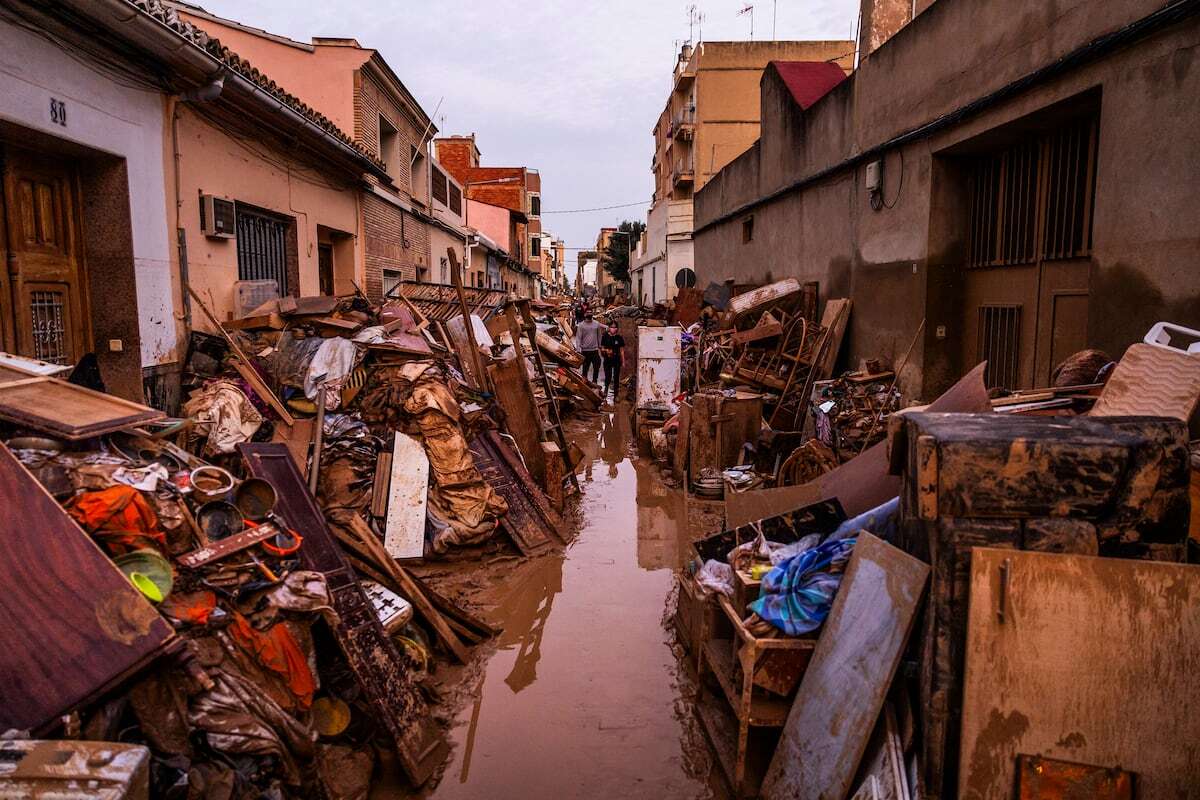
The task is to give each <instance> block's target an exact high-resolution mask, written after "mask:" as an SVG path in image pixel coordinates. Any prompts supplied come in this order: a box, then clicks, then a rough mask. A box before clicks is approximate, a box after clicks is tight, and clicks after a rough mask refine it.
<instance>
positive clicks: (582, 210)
mask: <svg viewBox="0 0 1200 800" xmlns="http://www.w3.org/2000/svg"><path fill="white" fill-rule="evenodd" d="M650 202H651V201H649V200H639V201H638V202H636V203H621V204H620V205H616V206H597V207H596V208H568V209H564V210H561V211H543V212H542V215H543V216H544V215H546V214H584V213H587V212H588V211H611V210H612V209H614V208H632V207H633V206H648V205H650Z"/></svg>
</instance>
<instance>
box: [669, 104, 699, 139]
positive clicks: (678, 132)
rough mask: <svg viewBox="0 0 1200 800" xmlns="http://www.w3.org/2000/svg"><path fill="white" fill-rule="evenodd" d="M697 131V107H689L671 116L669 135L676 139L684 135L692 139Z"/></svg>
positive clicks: (685, 137)
mask: <svg viewBox="0 0 1200 800" xmlns="http://www.w3.org/2000/svg"><path fill="white" fill-rule="evenodd" d="M695 132H696V109H695V108H694V107H693V108H688V109H685V110H683V111H680V112H679V113H677V114H675V116H673V117H672V118H671V125H670V127H669V128H668V130H667V133H668V135H669V136H670V137H671V138H672V139H674V138H678V137H682V138H684V139H690V138H692V136H693V135H694V134H695Z"/></svg>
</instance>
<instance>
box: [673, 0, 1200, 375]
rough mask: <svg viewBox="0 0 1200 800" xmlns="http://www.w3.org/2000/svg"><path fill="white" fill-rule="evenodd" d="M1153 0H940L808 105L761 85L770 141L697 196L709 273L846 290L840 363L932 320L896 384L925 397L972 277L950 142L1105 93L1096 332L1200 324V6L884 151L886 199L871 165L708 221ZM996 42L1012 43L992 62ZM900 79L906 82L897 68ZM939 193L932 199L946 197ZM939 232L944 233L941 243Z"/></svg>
mask: <svg viewBox="0 0 1200 800" xmlns="http://www.w3.org/2000/svg"><path fill="white" fill-rule="evenodd" d="M1159 5H1161V4H1159V3H1153V2H1149V3H1147V2H1117V0H1096V1H1095V2H1090V3H1081V2H1066V1H1065V0H1059V2H1049V3H1046V2H1040V1H1039V0H1021V2H1014V3H1009V4H995V3H988V2H985V0H940V1H939V2H938V3H935V4H934V5H933V6H931V7H930V8H928V9H927V10H926V11H925V12H924V13H922V14H920V15H919V16H918V17H917V18H916V19H915V20H914V21H913V22H912V23H910V24H909V25H908V26H906V27H905V28H904V29H902V30H901V31H900V33H899V34H897V35H896V36H895V37H894V38H892V39H891V40H889V41H888V42H886V43H885V44H884V45H883V46H882V47H880V48H879V49H878V50H877V51H876V52H875V53H872V55H871V57H870V58H869V59H867V61H866V62H865V63H864V65H863V68H862V69H861V70H860V71H859V72H857V73H856V74H855V75H854V76H853V77H852V79H851V80H849V81H847V82H845V83H843V84H842V85H840V86H839V87H837V88H836V89H834V90H833V92H831V93H830V94H829V95H827V96H826V97H825V98H824V99H823V100H821V101H820V102H819V103H817V104H816V105H815V106H814V107H813V108H811V109H810V110H809V111H808V112H807V113H802V112H800V111H799V109H798V108H797V107H795V105H794V104H791V103H790V101H789V100H788V99H787V98H786V97H785V94H784V92H785V90H784V89H783V87H782V86H781V85H778V82H777V81H776V82H773V81H771V80H764V82H763V86H762V91H761V97H762V103H763V112H762V113H763V123H762V138H761V140H760V143H759V144H758V145H757V146H756V148H755V149H752V150H751V151H749V152H747V153H746V154H745V155H743V156H742V157H741V158H739V159H738V160H737V161H735V162H734V163H733V164H731V165H730V166H729V167H727V168H726V169H725V170H723V171H722V173H721V174H720V175H719V176H717V178H715V179H714V180H713V181H712V182H710V183H709V185H708V186H707V187H705V189H704V190H703V191H702V192H700V193H699V194H698V195H697V198H696V214H697V220H696V223H697V227H698V228H701V229H702V230H700V231H699V232H698V233H697V236H696V252H697V258H698V265H697V268H698V277H699V283H700V285H702V286H703V285H705V284H706V283H707V282H708V281H709V280H723V279H725V278H734V279H735V280H737V281H738V282H764V281H767V280H772V279H778V278H781V277H784V276H788V275H794V276H796V277H799V278H801V279H805V280H818V281H820V282H821V287H820V292H821V296H822V298H823V299H827V298H829V297H835V296H850V297H852V298H853V300H854V311H853V314H852V317H851V325H850V331H849V337H848V341H847V346H846V349H845V350H843V364H844V366H846V367H853V366H856V364H857V360H858V359H859V358H865V357H873V356H876V355H883V356H887V357H890V358H893V359H898V358H899V357H900V356H902V355H903V352H904V351H905V349H907V347H908V345H909V342H910V341H911V340H912V337H913V335H914V333H915V332H916V330H917V328H918V326H919V325H920V322H921V320H922V318H926V319H927V325H926V332H925V336H924V342H923V343H918V347H917V348H916V349H915V350H914V353H913V355H912V357H911V358H910V361H909V366H908V368H907V369H906V370H905V373H904V375H903V376H902V382H903V384H904V387H905V390H906V391H907V392H908V393H909V394H910V396H921V395H925V396H929V395H931V394H933V393H935V392H936V391H937V390H938V389H940V388H942V387H944V386H945V385H946V383H948V382H949V381H950V380H952V379H953V378H954V377H955V375H956V374H958V373H959V372H961V370H962V369H963V368H965V366H970V365H963V364H961V363H958V362H956V361H955V358H954V357H953V354H952V351H954V350H955V349H961V346H962V345H961V341H960V339H959V338H956V336H959V337H960V336H961V328H960V322H961V314H962V312H961V308H960V307H959V306H958V305H957V304H956V298H957V296H958V295H957V294H956V293H957V292H958V291H960V289H961V286H960V285H959V281H958V279H957V278H956V277H955V275H956V274H957V273H956V270H957V269H958V267H959V266H960V265H959V264H958V263H955V262H953V258H952V257H951V256H949V255H948V252H943V251H942V249H941V248H942V247H943V245H944V244H945V243H946V242H947V241H950V240H952V239H953V235H954V232H953V231H950V232H947V231H945V230H941V229H939V226H945V225H946V224H948V223H947V222H946V219H949V218H951V217H952V216H953V215H954V214H957V213H959V209H958V208H956V207H955V206H956V204H958V202H959V201H960V200H961V198H959V199H956V198H954V197H952V196H948V195H946V194H945V192H944V191H943V189H944V187H943V186H939V185H937V184H935V182H934V177H933V176H934V175H935V174H936V173H937V168H938V164H939V163H941V161H940V159H941V157H942V154H943V153H947V152H952V151H953V149H954V148H955V147H956V146H958V145H960V144H962V143H963V142H965V141H968V140H970V139H972V138H973V137H976V136H979V135H980V134H983V133H985V132H987V131H989V130H992V129H995V128H998V127H1000V126H1003V125H1005V124H1007V123H1010V122H1013V121H1014V120H1019V119H1021V118H1023V117H1025V116H1026V115H1030V114H1034V113H1037V112H1039V111H1041V110H1043V109H1046V108H1047V107H1049V106H1051V105H1053V104H1055V103H1058V102H1060V101H1063V100H1065V99H1068V98H1072V97H1077V96H1080V95H1082V94H1083V93H1085V92H1089V91H1096V90H1098V91H1099V95H1100V132H1099V153H1098V159H1097V167H1096V168H1097V178H1096V199H1095V208H1094V246H1093V252H1092V272H1091V287H1090V292H1091V296H1090V305H1089V318H1088V331H1089V337H1088V338H1089V345H1091V346H1096V347H1101V348H1103V349H1105V350H1107V351H1108V352H1109V353H1110V354H1111V355H1113V356H1114V357H1119V356H1120V354H1121V353H1122V352H1123V351H1124V348H1125V347H1126V346H1127V345H1128V344H1130V343H1131V342H1133V341H1136V340H1138V339H1140V338H1141V336H1142V335H1143V334H1144V333H1145V330H1146V328H1147V327H1149V325H1150V324H1152V323H1153V322H1155V321H1156V320H1158V319H1170V320H1173V321H1176V322H1180V323H1182V324H1185V325H1190V326H1191V327H1200V273H1198V272H1197V271H1196V270H1195V269H1194V263H1195V253H1196V252H1198V251H1200V208H1198V207H1197V206H1196V204H1194V203H1190V202H1188V197H1189V196H1190V194H1191V193H1192V191H1193V188H1192V187H1193V186H1194V185H1195V184H1196V181H1197V178H1200V166H1198V165H1197V162H1196V159H1195V154H1196V153H1197V152H1200V125H1198V124H1197V123H1200V106H1197V104H1196V101H1195V98H1196V97H1198V96H1200V68H1198V67H1197V66H1196V65H1195V62H1196V58H1195V53H1196V50H1197V44H1200V21H1198V20H1197V19H1196V18H1195V17H1193V18H1192V19H1191V20H1189V21H1186V22H1184V23H1183V24H1180V25H1176V26H1174V27H1172V28H1170V29H1168V30H1165V31H1162V32H1159V33H1157V34H1155V35H1154V36H1152V37H1151V38H1148V39H1144V40H1142V41H1140V42H1138V43H1137V44H1135V45H1133V46H1130V47H1126V48H1123V49H1121V50H1119V51H1117V52H1115V53H1111V54H1109V55H1108V56H1106V57H1105V58H1104V59H1103V60H1101V61H1097V62H1094V63H1092V64H1090V65H1087V66H1085V67H1083V68H1080V69H1077V70H1075V71H1074V72H1071V73H1069V74H1066V75H1064V76H1061V77H1058V78H1055V79H1054V80H1052V81H1047V82H1043V83H1041V84H1039V85H1037V86H1035V87H1033V88H1031V89H1029V90H1026V91H1025V92H1023V93H1021V94H1019V95H1016V96H1015V97H1013V98H1011V99H1008V100H1006V101H1005V102H1003V103H1001V104H998V105H995V106H993V107H991V108H990V109H988V110H986V111H985V112H983V113H980V114H977V115H976V116H973V117H971V118H968V119H966V120H964V121H963V122H961V123H960V124H958V125H956V126H954V127H951V128H948V129H945V130H943V131H942V132H940V133H938V134H937V135H935V136H932V137H929V138H925V139H921V140H918V141H916V142H914V143H913V144H910V145H908V146H906V147H904V148H902V149H893V150H891V151H889V152H888V153H887V154H886V156H885V159H884V175H885V188H884V197H885V200H886V201H887V204H888V206H889V207H886V208H883V209H881V210H879V211H875V210H873V209H872V208H871V207H870V205H869V202H868V201H869V198H868V196H867V192H866V191H865V189H864V188H863V184H864V180H865V175H864V169H863V168H861V167H860V168H858V169H854V170H843V171H840V172H837V173H836V174H834V175H831V176H829V177H826V178H824V179H822V180H821V181H819V182H816V183H813V184H810V185H808V186H807V187H806V188H804V189H803V190H801V191H798V192H791V193H787V194H784V195H782V196H781V197H780V198H779V199H776V200H774V201H772V202H770V203H767V204H765V205H759V206H757V207H755V208H753V209H751V210H749V211H746V212H745V213H738V214H737V215H736V216H733V217H731V218H729V219H728V220H726V221H724V222H722V223H721V224H720V225H718V226H717V227H707V228H705V226H706V225H708V224H709V223H711V222H712V221H713V220H715V219H717V218H720V217H722V216H724V215H727V214H729V213H730V212H733V211H735V210H737V209H738V208H739V207H740V206H742V205H744V204H746V203H748V202H750V201H752V200H755V199H756V198H759V197H763V196H765V195H768V194H770V193H771V192H773V191H775V190H777V189H780V188H781V187H785V186H787V185H788V184H790V183H792V182H795V181H797V180H800V179H802V178H804V177H806V176H809V175H813V174H816V173H818V172H820V171H821V170H824V169H827V168H829V167H831V166H835V165H837V164H838V163H839V162H841V161H842V160H843V159H845V158H847V157H850V156H853V155H855V154H857V153H859V152H862V151H863V150H865V149H867V148H869V147H872V146H875V145H878V144H880V143H882V142H884V141H886V140H887V139H888V138H889V137H891V136H894V135H895V134H897V133H900V132H902V131H904V130H906V129H910V128H914V127H916V126H917V125H919V124H923V123H926V122H928V121H930V120H932V119H934V118H936V117H937V116H938V115H939V114H942V113H946V112H950V111H954V110H955V109H957V108H958V107H960V106H962V105H963V104H965V103H967V102H969V101H971V100H974V99H976V98H978V97H982V96H984V95H986V94H987V93H988V92H990V91H993V90H995V89H997V88H999V87H1000V86H1002V85H1003V84H1004V83H1005V82H1007V81H1010V80H1013V79H1015V78H1017V77H1020V76H1021V75H1024V74H1027V73H1029V72H1031V71H1033V70H1035V69H1037V68H1038V67H1039V66H1041V65H1043V64H1046V63H1049V62H1050V61H1051V60H1053V59H1057V58H1058V57H1060V56H1062V55H1064V54H1065V53H1067V52H1069V51H1070V49H1071V48H1073V47H1077V46H1080V45H1082V44H1084V43H1086V42H1088V41H1091V40H1093V39H1095V38H1097V37H1098V36H1100V35H1102V34H1104V33H1107V32H1109V31H1112V30H1114V29H1116V28H1117V27H1120V26H1121V25H1124V24H1127V23H1129V22H1131V21H1133V20H1135V19H1137V18H1139V17H1140V16H1141V15H1143V14H1145V13H1148V12H1149V11H1151V10H1153V9H1154V8H1156V7H1157V6H1159ZM1001 6H1003V7H1001ZM1051 23H1053V25H1051ZM965 31H971V32H972V36H976V37H978V39H979V41H978V46H972V47H970V48H964V47H961V46H960V45H961V41H962V36H963V35H964V32H965ZM1051 32H1052V33H1053V35H1050V33H1051ZM996 53H1005V54H1006V55H1005V57H1004V58H996V57H995V54H996ZM989 54H990V55H989ZM985 62H986V63H985ZM897 75H904V76H906V77H905V78H904V79H903V80H897V79H896V76H897ZM901 172H903V183H902V184H901V179H900V174H901ZM931 197H936V198H938V200H937V205H935V203H934V201H933V200H932V199H931ZM750 214H753V216H754V218H755V222H754V240H753V241H752V242H751V243H748V244H743V243H742V240H741V239H742V221H743V220H744V219H745V217H746V216H748V215H750ZM931 229H938V230H937V236H936V237H935V239H936V241H937V242H938V244H937V245H936V247H937V248H938V249H935V250H934V251H933V252H930V251H929V247H930V235H931ZM960 235H961V233H960ZM939 326H945V327H946V334H947V335H946V338H945V339H938V338H937V336H936V331H937V328H938V327H939ZM922 345H923V346H922Z"/></svg>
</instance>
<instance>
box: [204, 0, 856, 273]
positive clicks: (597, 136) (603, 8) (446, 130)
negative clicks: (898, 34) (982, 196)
mask: <svg viewBox="0 0 1200 800" xmlns="http://www.w3.org/2000/svg"><path fill="white" fill-rule="evenodd" d="M192 2H195V3H196V4H198V5H200V6H202V7H204V8H206V9H207V10H208V11H210V12H212V13H214V14H217V15H219V16H223V17H228V18H230V19H235V20H237V21H239V22H242V23H244V24H247V25H252V26H254V27H259V28H265V29H267V30H269V31H271V32H273V33H278V34H282V35H284V36H287V37H290V38H292V39H297V40H299V41H305V42H306V41H308V40H310V39H311V38H312V37H313V36H340V37H353V38H355V39H357V40H358V41H359V43H360V44H362V45H363V46H364V47H372V48H375V49H376V50H378V51H379V52H380V53H381V54H382V55H383V57H384V59H385V60H386V61H387V62H388V64H390V65H391V67H392V69H393V70H394V71H395V72H396V74H397V75H399V76H400V79H401V80H403V81H404V84H405V85H406V86H407V87H408V89H409V91H410V92H412V93H413V95H414V96H415V97H416V98H417V100H418V102H420V103H421V105H422V107H423V108H424V109H425V111H426V113H428V114H430V115H431V116H433V120H434V124H435V125H436V126H437V127H438V129H439V131H440V132H441V133H443V134H469V133H474V134H475V135H476V144H477V145H478V146H479V149H480V152H481V153H482V158H481V163H482V164H483V165H484V166H526V167H531V168H535V169H537V170H539V171H540V173H541V176H542V209H543V216H542V225H543V229H544V230H546V231H549V232H550V233H553V234H554V235H555V236H558V237H560V238H562V239H563V240H564V241H565V242H566V245H567V247H568V248H576V247H587V246H590V245H593V244H594V242H595V241H596V234H597V232H598V231H599V229H600V228H601V227H602V226H605V225H611V226H615V225H617V224H619V223H620V222H621V221H622V220H625V219H642V220H644V219H645V213H646V210H647V209H648V208H649V200H650V195H651V193H652V191H653V188H654V182H653V179H652V177H651V174H650V160H651V158H652V157H653V155H654V138H653V135H652V134H651V129H652V128H653V127H654V123H655V120H657V119H658V115H659V114H660V113H661V112H662V109H663V107H664V105H665V104H666V101H667V96H668V94H669V93H670V90H671V76H672V70H673V69H674V66H675V56H676V54H677V53H678V51H679V45H680V44H681V43H682V42H683V41H686V40H687V39H688V38H689V26H688V7H689V6H691V5H693V4H694V5H695V6H696V9H697V11H698V12H699V13H700V14H702V15H703V20H702V22H701V23H700V24H699V25H697V26H695V27H694V28H693V29H692V31H691V33H690V35H691V37H692V38H693V39H695V40H700V39H701V38H703V39H704V40H707V41H730V40H746V39H749V38H750V19H749V15H742V16H739V15H738V11H739V10H740V9H741V8H743V7H744V6H745V5H746V4H747V0H692V1H691V2H686V1H685V0H604V1H603V2H571V1H570V0H457V2H415V0H339V1H337V2H334V1H332V0H192ZM750 2H752V3H753V6H754V38H755V39H770V38H775V39H850V38H852V33H853V31H854V26H855V23H856V20H857V16H858V6H859V0H776V2H774V3H773V2H772V0H750ZM773 10H774V14H775V23H774V24H775V35H774V36H772V35H771V27H772V11H773ZM271 77H272V78H273V79H274V80H275V81H277V82H278V83H279V84H280V85H282V86H283V87H284V88H287V76H286V75H272V76H271ZM439 104H440V107H439ZM435 108H437V112H436V114H435V113H434V109H435ZM635 202H636V203H640V205H634V206H630V207H628V208H620V209H612V210H607V211H598V212H590V213H577V214H560V213H552V212H556V211H566V210H574V209H584V208H595V207H598V206H614V205H621V204H627V203H635ZM567 257H568V263H572V262H573V260H574V251H573V250H572V251H568V253H567Z"/></svg>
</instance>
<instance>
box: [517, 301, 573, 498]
mask: <svg viewBox="0 0 1200 800" xmlns="http://www.w3.org/2000/svg"><path fill="white" fill-rule="evenodd" d="M517 314H520V315H521V316H520V320H518V318H517ZM504 315H505V318H506V319H507V320H508V332H509V335H510V336H512V340H513V348H514V349H515V350H516V351H517V355H522V353H521V335H522V334H524V336H525V338H526V339H527V340H528V342H529V347H530V350H531V351H532V352H531V353H529V354H526V355H525V358H527V359H529V360H530V361H531V362H532V363H533V373H534V377H535V378H536V379H537V380H538V381H539V382H540V384H541V387H542V393H543V394H544V395H545V400H544V401H543V402H541V403H538V405H539V406H544V407H545V409H546V413H545V416H544V417H542V437H543V439H542V441H553V442H554V443H555V444H557V445H558V449H559V453H560V455H561V456H562V460H563V471H564V472H566V474H567V480H568V481H570V483H571V486H572V488H574V490H575V491H577V492H578V491H579V479H578V478H576V477H575V467H574V465H573V464H572V463H571V453H570V446H569V444H568V443H567V436H566V434H565V433H564V432H563V427H562V417H561V416H560V415H559V412H558V399H557V398H556V397H555V396H554V382H553V381H551V380H550V375H549V374H548V373H547V372H546V363H545V362H544V361H542V352H541V350H539V349H538V344H537V323H535V322H534V321H533V314H532V312H530V310H529V299H528V298H515V299H512V298H510V299H509V300H507V301H506V302H505V304H504ZM539 416H541V415H539ZM551 437H552V438H551Z"/></svg>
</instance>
